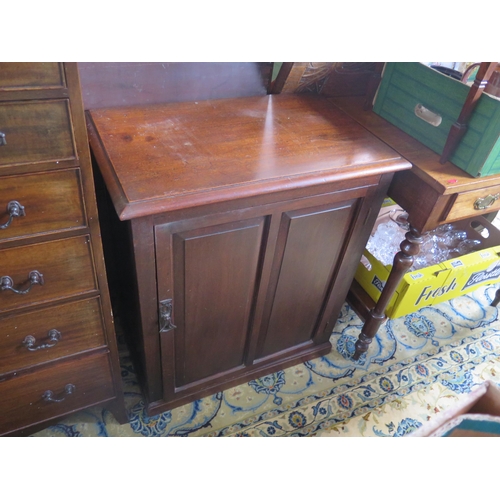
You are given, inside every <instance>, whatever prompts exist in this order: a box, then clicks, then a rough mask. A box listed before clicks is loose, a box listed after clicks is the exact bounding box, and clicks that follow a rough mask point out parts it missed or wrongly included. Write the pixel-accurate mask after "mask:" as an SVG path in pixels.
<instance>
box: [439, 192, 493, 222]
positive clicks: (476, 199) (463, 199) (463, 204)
mask: <svg viewBox="0 0 500 500" xmlns="http://www.w3.org/2000/svg"><path fill="white" fill-rule="evenodd" d="M488 196H492V197H494V198H496V197H497V196H498V199H496V200H494V199H493V200H491V201H492V203H491V204H488V200H489V199H488V198H487V197H488ZM476 203H479V204H487V205H488V207H487V208H486V209H484V210H478V209H476V208H475V207H474V205H475V204H476ZM494 210H500V186H491V187H488V188H483V189H476V190H475V191H467V192H465V193H461V194H459V195H458V196H457V199H456V200H455V203H454V204H453V207H452V208H451V210H450V213H449V214H448V216H447V217H446V219H447V220H455V219H463V218H467V217H474V216H475V215H484V214H485V213H488V212H493V211H494Z"/></svg>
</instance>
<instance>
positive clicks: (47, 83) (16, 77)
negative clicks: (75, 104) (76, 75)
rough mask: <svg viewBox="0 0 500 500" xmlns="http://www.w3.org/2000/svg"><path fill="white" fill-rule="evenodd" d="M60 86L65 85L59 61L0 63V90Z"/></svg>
mask: <svg viewBox="0 0 500 500" xmlns="http://www.w3.org/2000/svg"><path fill="white" fill-rule="evenodd" d="M62 87H65V81H64V71H63V66H62V64H61V63H58V62H36V63H30V62H3V63H0V90H38V89H40V90H41V89H54V88H62Z"/></svg>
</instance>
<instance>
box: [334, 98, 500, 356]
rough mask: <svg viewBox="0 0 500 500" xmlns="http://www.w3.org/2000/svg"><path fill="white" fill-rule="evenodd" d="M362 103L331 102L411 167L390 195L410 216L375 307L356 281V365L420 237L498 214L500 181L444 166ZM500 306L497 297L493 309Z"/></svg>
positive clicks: (350, 298)
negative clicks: (359, 328) (360, 324)
mask: <svg viewBox="0 0 500 500" xmlns="http://www.w3.org/2000/svg"><path fill="white" fill-rule="evenodd" d="M364 100H365V99H364V97H339V98H332V99H330V101H331V102H333V103H334V104H335V105H336V106H337V107H339V108H340V109H342V110H343V111H344V112H345V113H347V114H348V115H350V116H351V117H352V118H354V119H355V120H356V121H357V122H358V123H359V124H360V125H362V126H363V127H365V128H366V129H367V130H368V131H370V132H371V133H372V134H374V135H375V136H376V137H378V138H379V139H381V140H382V141H383V142H385V143H386V144H387V145H388V146H390V147H391V148H393V149H394V150H396V151H397V152H398V153H399V154H400V155H401V156H402V157H403V158H406V159H407V160H408V161H409V162H411V164H412V165H413V166H412V168H411V169H410V170H404V171H401V172H397V173H396V174H395V175H394V177H393V180H392V183H391V185H390V187H389V191H388V195H389V196H390V197H391V198H392V199H393V200H394V201H395V202H396V203H397V204H398V205H399V206H401V208H403V209H404V210H405V211H406V212H407V213H408V222H409V223H410V230H409V232H408V233H406V239H405V240H404V241H403V242H402V243H401V246H400V248H401V251H400V252H399V253H398V254H396V256H395V258H394V265H393V268H392V271H391V273H390V275H389V278H388V280H387V283H386V285H385V287H384V289H383V291H382V294H381V296H380V298H379V300H378V302H377V303H376V304H374V303H373V301H372V300H371V298H370V297H369V296H368V294H366V293H365V292H364V291H363V289H362V288H361V286H360V285H359V284H358V283H357V282H356V281H354V282H353V284H352V285H351V288H350V291H349V295H348V298H347V299H348V301H349V303H350V304H351V306H352V307H353V309H354V310H355V311H356V312H357V313H358V314H359V315H360V316H361V317H362V318H363V319H364V321H365V324H364V325H363V329H362V331H361V333H360V335H359V339H358V341H357V342H356V351H355V353H354V355H353V358H354V359H359V357H360V356H361V354H362V353H364V352H366V351H367V350H368V347H369V345H370V344H371V342H372V340H373V338H374V337H375V335H376V334H377V331H378V329H379V327H380V325H381V324H382V323H383V322H384V321H385V320H386V316H385V313H384V311H385V309H386V307H387V305H388V303H389V301H390V300H391V297H392V295H393V294H394V292H395V290H396V288H397V286H398V285H399V282H400V281H401V279H402V277H403V276H404V274H405V273H406V272H407V271H408V270H409V269H410V267H411V266H412V264H413V258H414V257H415V256H416V255H417V254H418V252H419V250H420V248H419V245H420V243H421V242H422V239H421V234H423V233H425V232H427V231H430V230H432V229H435V228H436V227H437V226H439V225H441V224H445V223H451V222H455V221H458V220H461V219H467V218H470V217H473V216H474V215H478V214H481V215H484V214H486V213H489V212H494V211H498V210H499V209H500V199H499V198H500V197H499V196H498V195H499V194H500V175H492V176H488V177H482V178H474V177H471V176H470V175H469V174H467V173H466V172H464V171H463V170H461V169H459V168H458V167H456V166H455V165H453V164H451V163H450V162H446V163H444V164H441V163H440V162H439V159H440V157H439V155H438V154H436V153H434V152H433V151H432V150H430V149H429V148H427V147H426V146H424V145H423V144H421V143H420V142H419V141H417V140H416V139H414V138H413V137H411V136H410V135H408V134H406V133H405V132H403V131H402V130H400V129H398V128H397V127H395V126H394V125H392V124H390V123H389V122H387V121H386V120H384V119H383V118H381V117H380V116H378V115H377V114H375V113H374V112H373V111H370V110H365V109H363V105H364ZM499 302H500V293H499V292H497V295H496V297H495V300H494V301H493V302H492V305H494V306H495V305H497V304H498V303H499Z"/></svg>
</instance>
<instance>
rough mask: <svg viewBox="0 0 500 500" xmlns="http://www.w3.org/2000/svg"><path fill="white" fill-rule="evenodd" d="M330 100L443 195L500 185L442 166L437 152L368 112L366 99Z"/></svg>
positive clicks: (494, 179) (495, 177)
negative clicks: (405, 161)
mask: <svg viewBox="0 0 500 500" xmlns="http://www.w3.org/2000/svg"><path fill="white" fill-rule="evenodd" d="M330 101H331V102H333V103H334V104H335V105H336V106H338V107H339V108H340V109H342V110H344V111H345V112H346V113H348V114H349V116H351V117H353V118H354V119H355V120H356V121H357V122H358V123H360V124H361V125H363V126H364V127H366V129H367V130H369V131H370V132H372V133H373V134H375V135H376V136H377V137H378V138H380V139H382V140H383V141H384V142H385V143H386V144H388V145H389V146H391V147H392V148H394V149H395V150H396V151H398V153H400V154H401V155H402V156H403V157H404V158H406V159H407V160H408V161H410V162H411V163H412V164H413V165H414V167H413V169H412V170H414V171H415V173H416V175H418V176H419V177H420V178H421V179H422V180H424V181H425V182H426V183H427V184H429V186H431V187H432V188H433V189H435V190H436V192H438V193H440V194H443V195H449V194H455V193H462V192H464V191H466V190H472V189H481V188H485V187H490V186H496V185H499V184H500V174H499V175H491V176H487V177H472V176H471V175H470V174H468V173H467V172H465V171H464V170H461V169H460V168H458V167H456V166H455V165H453V164H452V163H450V162H449V161H448V162H446V163H444V164H441V163H439V158H440V156H439V155H438V154H437V153H435V152H434V151H432V150H431V149H429V148H427V147H426V146H424V145H423V144H422V143H421V142H419V141H417V140H416V139H414V138H413V137H411V136H410V135H408V134H407V133H406V132H403V131H402V130H400V129H398V128H397V127H395V126H394V125H392V124H391V123H389V122H388V121H386V120H384V119H383V118H381V117H380V116H378V115H377V114H375V113H374V112H373V111H365V110H364V109H363V104H364V96H363V97H338V98H337V97H336V98H330Z"/></svg>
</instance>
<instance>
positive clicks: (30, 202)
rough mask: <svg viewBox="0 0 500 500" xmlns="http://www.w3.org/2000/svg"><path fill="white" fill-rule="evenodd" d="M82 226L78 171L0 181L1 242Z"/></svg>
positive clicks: (82, 215)
mask: <svg viewBox="0 0 500 500" xmlns="http://www.w3.org/2000/svg"><path fill="white" fill-rule="evenodd" d="M20 207H22V209H21V208H20ZM16 214H17V215H16ZM22 214H24V215H22ZM85 226H86V218H85V209H84V205H83V196H82V186H81V178H80V169H77V168H76V169H70V170H59V171H54V172H44V173H38V174H27V175H13V176H7V177H0V242H1V241H6V240H10V239H17V238H26V237H29V236H34V235H37V234H42V233H50V232H54V231H61V230H64V229H76V228H79V227H85Z"/></svg>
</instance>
